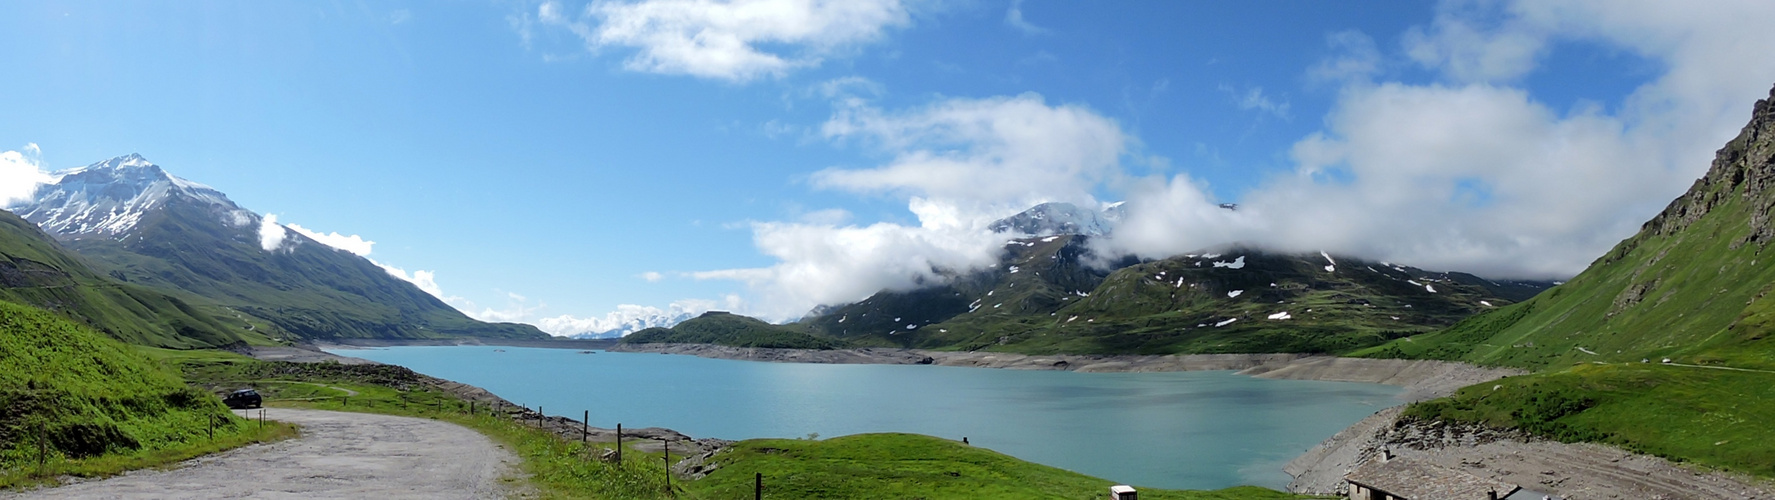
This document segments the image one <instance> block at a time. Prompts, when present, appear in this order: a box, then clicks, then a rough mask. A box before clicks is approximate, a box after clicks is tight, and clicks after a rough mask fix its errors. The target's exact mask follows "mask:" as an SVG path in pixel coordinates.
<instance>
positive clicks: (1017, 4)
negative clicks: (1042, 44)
mask: <svg viewBox="0 0 1775 500" xmlns="http://www.w3.org/2000/svg"><path fill="white" fill-rule="evenodd" d="M1005 24H1008V25H1010V26H1011V27H1012V28H1017V31H1021V32H1023V34H1025V35H1042V34H1047V33H1048V29H1047V28H1043V27H1041V26H1036V25H1034V24H1030V23H1029V21H1027V20H1025V19H1023V0H1011V8H1009V9H1005Z"/></svg>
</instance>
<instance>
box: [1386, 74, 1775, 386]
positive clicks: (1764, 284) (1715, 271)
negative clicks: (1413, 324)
mask: <svg viewBox="0 0 1775 500" xmlns="http://www.w3.org/2000/svg"><path fill="white" fill-rule="evenodd" d="M1772 127H1775V115H1771V111H1770V110H1769V106H1768V105H1767V103H1766V102H1759V104H1758V106H1757V120H1755V121H1753V122H1752V123H1751V124H1750V125H1748V126H1746V127H1745V129H1744V131H1743V133H1742V134H1741V135H1740V136H1739V137H1738V138H1737V139H1734V140H1733V141H1732V142H1731V143H1729V144H1728V145H1727V146H1726V147H1725V148H1724V149H1721V150H1720V152H1719V155H1718V158H1717V159H1716V160H1715V162H1714V166H1713V168H1712V170H1711V171H1709V172H1708V174H1707V176H1706V177H1705V178H1702V179H1701V180H1699V181H1696V183H1695V185H1694V186H1693V187H1692V188H1691V189H1690V191H1689V193H1687V194H1685V195H1683V196H1682V197H1681V198H1678V199H1677V200H1675V201H1673V202H1671V204H1670V206H1669V207H1668V208H1666V209H1665V211H1664V212H1663V213H1662V214H1660V215H1658V216H1657V217H1656V218H1654V219H1652V220H1651V221H1650V222H1647V223H1646V224H1645V226H1644V228H1643V229H1642V230H1641V231H1640V233H1639V234H1637V235H1635V236H1633V237H1631V238H1628V239H1627V240H1625V241H1622V242H1621V243H1620V244H1618V245H1616V246H1615V248H1614V249H1613V250H1610V251H1609V253H1608V254H1607V255H1604V256H1603V257H1601V258H1599V259H1597V260H1596V261H1595V262H1594V263H1592V264H1591V266H1590V267H1589V268H1588V269H1585V270H1584V272H1583V273H1580V274H1579V275H1578V276H1576V277H1574V278H1572V279H1571V281H1569V282H1567V283H1565V284H1563V285H1560V286H1558V287H1555V288H1553V289H1552V290H1549V291H1547V292H1546V293H1543V294H1541V295H1540V296H1537V297H1535V298H1533V299H1531V300H1528V301H1525V302H1523V303H1522V304H1519V305H1515V306H1511V307H1507V308H1504V309H1502V310H1499V311H1495V312H1492V313H1490V314H1486V315H1482V316H1477V317H1474V318H1471V319H1468V320H1466V321H1463V322H1462V323H1461V324H1459V325H1456V326H1455V327H1453V328H1449V329H1447V330H1444V331H1440V332H1436V333H1433V334H1430V335H1420V336H1417V337H1414V338H1412V339H1410V340H1402V341H1397V342H1392V343H1389V344H1387V345H1385V346H1379V347H1376V348H1373V349H1368V350H1365V351H1363V352H1361V353H1360V354H1361V355H1366V356H1377V357H1427V358H1436V359H1450V360H1461V361H1471V362H1477V363H1484V364H1494V365H1506V366H1517V367H1523V368H1544V367H1557V366H1569V365H1570V364H1572V363H1579V362H1591V361H1602V362H1628V361H1632V362H1637V361H1640V360H1642V359H1652V360H1654V361H1660V360H1662V359H1663V358H1666V357H1670V358H1673V359H1675V360H1676V361H1678V362H1685V363H1694V364H1706V365H1716V364H1717V365H1730V366H1738V367H1745V368H1763V369H1775V338H1771V336H1770V333H1771V331H1775V324H1772V322H1775V303H1771V302H1772V301H1771V300H1768V299H1770V297H1768V295H1769V293H1770V291H1772V290H1775V255H1764V252H1765V250H1767V249H1768V244H1769V243H1770V241H1771V240H1775V236H1772V234H1775V229H1771V227H1770V224H1771V223H1770V216H1771V212H1772V211H1775V189H1771V186H1769V183H1770V182H1771V181H1775V171H1772V169H1775V166H1772V165H1771V158H1772V157H1775V130H1771V128H1772ZM1593 353H1594V354H1593Z"/></svg>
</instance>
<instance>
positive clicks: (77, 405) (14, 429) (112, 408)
mask: <svg viewBox="0 0 1775 500" xmlns="http://www.w3.org/2000/svg"><path fill="white" fill-rule="evenodd" d="M0 408H4V409H5V411H4V412H0V464H3V465H4V466H5V467H4V469H6V470H15V469H17V470H23V469H28V468H34V467H35V465H36V463H37V460H38V450H39V448H38V445H39V443H40V441H39V437H43V438H46V441H41V442H42V443H43V444H45V445H46V448H47V449H48V451H49V455H50V460H51V462H52V463H54V464H57V465H58V466H59V465H61V464H64V463H65V462H66V461H67V460H71V459H91V458H94V457H100V456H101V455H132V454H143V453H154V452H156V451H161V450H167V449H176V448H182V447H188V446H190V445H191V444H192V443H193V442H194V441H198V440H207V439H208V437H207V426H208V422H209V421H210V419H212V418H216V419H218V420H219V421H220V422H221V424H222V426H223V427H222V428H223V433H224V434H231V433H235V432H237V431H242V430H243V429H241V428H240V426H238V425H237V420H236V419H233V418H231V415H230V413H229V412H228V410H227V409H226V408H224V407H223V406H222V404H221V402H220V400H218V399H217V398H216V397H215V396H213V395H211V394H208V393H205V392H202V391H199V390H196V389H192V388H188V387H186V386H185V384H184V382H183V381H181V380H180V378H179V377H178V376H176V375H174V374H172V373H170V372H168V371H165V370H163V369H161V368H160V367H158V366H156V365H155V364H154V363H153V362H152V361H150V360H148V359H147V358H145V357H143V356H142V355H141V354H139V353H137V352H135V351H134V350H133V349H131V348H130V347H127V346H125V345H123V344H121V343H118V342H116V341H114V340H110V339H107V338H104V336H102V335H99V334H98V333H96V332H93V331H91V330H89V329H87V328H85V327H82V326H79V325H76V324H73V323H70V322H68V321H66V320H64V319H62V318H60V317H57V316H56V315H53V314H49V313H47V312H44V311H41V310H38V309H33V308H30V307H26V306H21V305H17V304H12V303H9V302H0Z"/></svg>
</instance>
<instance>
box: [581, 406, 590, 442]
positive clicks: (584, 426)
mask: <svg viewBox="0 0 1775 500" xmlns="http://www.w3.org/2000/svg"><path fill="white" fill-rule="evenodd" d="M591 421H592V411H591V410H586V413H585V416H583V417H579V444H586V443H588V442H591V440H592V423H591Z"/></svg>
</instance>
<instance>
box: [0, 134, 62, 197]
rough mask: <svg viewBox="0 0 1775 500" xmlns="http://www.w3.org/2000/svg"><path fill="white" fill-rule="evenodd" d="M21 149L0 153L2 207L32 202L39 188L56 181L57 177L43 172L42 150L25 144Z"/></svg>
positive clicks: (0, 195)
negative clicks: (32, 196) (32, 197)
mask: <svg viewBox="0 0 1775 500" xmlns="http://www.w3.org/2000/svg"><path fill="white" fill-rule="evenodd" d="M19 149H20V150H19V151H6V152H0V205H5V206H10V205H12V204H13V203H17V202H21V201H27V200H30V199H31V195H32V194H33V193H35V192H36V191H37V186H39V185H42V184H46V183H49V182H54V181H55V177H53V176H51V175H49V173H48V172H44V171H43V164H42V160H41V158H42V157H43V150H42V149H41V148H38V147H37V145H36V144H25V147H23V148H19Z"/></svg>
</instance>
